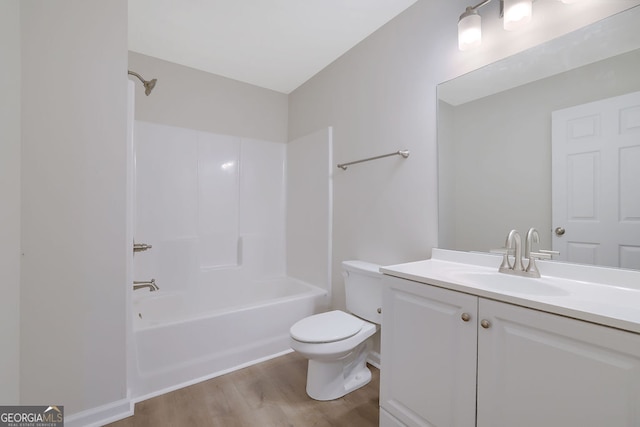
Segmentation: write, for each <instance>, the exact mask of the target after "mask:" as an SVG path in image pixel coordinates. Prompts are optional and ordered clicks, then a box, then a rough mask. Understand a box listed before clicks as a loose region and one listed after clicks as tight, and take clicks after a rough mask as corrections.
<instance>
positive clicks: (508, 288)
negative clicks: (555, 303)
mask: <svg viewBox="0 0 640 427" xmlns="http://www.w3.org/2000/svg"><path fill="white" fill-rule="evenodd" d="M451 276H452V277H453V278H455V279H456V280H458V281H460V282H463V283H466V284H469V285H473V286H478V287H482V288H483V289H486V290H488V291H496V292H500V293H510V294H526V295H550V296H561V295H569V292H568V291H566V290H565V289H562V288H561V287H560V286H557V285H554V284H553V281H554V280H555V279H549V278H544V277H541V278H533V277H522V276H516V275H512V274H505V273H499V272H497V271H496V272H481V271H460V272H455V273H452V274H451Z"/></svg>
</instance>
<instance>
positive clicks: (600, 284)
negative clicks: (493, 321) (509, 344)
mask: <svg viewBox="0 0 640 427" xmlns="http://www.w3.org/2000/svg"><path fill="white" fill-rule="evenodd" d="M501 260H502V257H501V256H499V255H493V254H480V253H469V252H458V251H449V250H443V249H434V250H433V256H432V258H431V259H429V260H425V261H417V262H410V263H406V264H398V265H391V266H386V267H382V268H381V269H380V271H381V272H382V273H384V274H387V275H390V276H395V277H400V278H403V279H408V280H413V281H416V282H420V283H425V284H430V285H434V286H438V287H442V288H446V289H451V290H454V291H459V292H464V293H467V294H472V295H476V296H479V297H484V298H489V299H493V300H496V301H503V302H507V303H511V304H516V305H520V306H524V307H529V308H533V309H536V310H541V311H545V312H549V313H554V314H559V315H562V316H567V317H572V318H576V319H580V320H585V321H588V322H593V323H598V324H601V325H606V326H610V327H614V328H618V329H623V330H626V331H631V332H635V333H638V334H640V271H636V270H622V269H614V268H608V267H598V266H588V265H579V264H569V263H562V262H555V261H546V262H545V261H537V265H538V268H539V270H540V273H541V275H542V277H541V278H540V279H536V278H530V277H520V276H512V275H508V274H503V273H498V267H499V266H500V263H501ZM525 265H526V263H525ZM477 278H479V279H477Z"/></svg>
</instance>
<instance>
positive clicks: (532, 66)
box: [438, 7, 640, 269]
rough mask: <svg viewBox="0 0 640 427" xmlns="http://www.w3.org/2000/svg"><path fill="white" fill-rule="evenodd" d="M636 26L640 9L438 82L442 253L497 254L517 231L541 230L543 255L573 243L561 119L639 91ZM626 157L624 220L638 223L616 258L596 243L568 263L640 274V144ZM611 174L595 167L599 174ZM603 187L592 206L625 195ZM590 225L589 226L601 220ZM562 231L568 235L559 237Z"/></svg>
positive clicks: (635, 120) (638, 119) (635, 123)
mask: <svg viewBox="0 0 640 427" xmlns="http://www.w3.org/2000/svg"><path fill="white" fill-rule="evenodd" d="M637 22H640V7H633V8H630V9H628V10H626V11H624V12H621V13H618V14H616V15H613V16H610V17H608V18H606V19H604V20H602V21H599V22H596V23H594V24H591V25H589V26H587V27H585V28H582V29H580V30H577V31H575V32H572V33H569V34H567V35H565V36H562V37H559V38H557V39H554V40H551V41H549V42H547V43H544V44H541V45H539V46H536V47H534V48H532V49H529V50H527V51H523V52H521V53H518V54H516V55H513V56H511V57H508V58H505V59H503V60H500V61H498V62H496V63H493V64H490V65H487V66H485V67H483V68H480V69H478V70H475V71H472V72H470V73H468V74H465V75H463V76H460V77H458V78H456V79H453V80H450V81H447V82H444V83H442V84H440V85H438V176H439V247H440V248H445V249H455V250H464V251H481V252H488V251H490V250H491V249H497V248H501V247H503V246H504V240H505V237H506V235H507V233H508V232H509V230H511V229H514V228H515V229H518V230H520V232H521V234H525V233H526V231H527V230H528V229H529V227H535V228H536V229H538V231H539V232H540V240H541V241H540V243H539V248H540V249H551V248H553V247H558V242H556V241H554V239H565V240H564V242H571V241H572V240H571V239H572V233H573V232H574V229H575V228H576V227H572V226H568V225H567V224H564V223H554V221H555V220H554V219H552V212H553V210H554V208H553V204H552V202H553V203H557V200H556V201H553V200H552V198H557V197H555V196H554V197H552V193H553V191H552V186H553V185H556V184H554V183H552V133H553V132H552V113H553V112H554V111H558V110H564V109H569V108H573V107H575V106H580V105H584V104H589V103H593V102H596V101H601V100H604V99H609V98H614V97H620V96H623V95H625V94H629V93H633V92H640V77H639V76H640V30H639V29H638V26H637ZM628 110H629V111H630V112H631V113H632V114H630V115H629V118H628V120H627V121H628V123H627V125H629V126H630V128H629V129H630V130H629V131H630V132H631V133H633V132H635V135H634V136H632V138H633V139H635V141H636V142H638V143H639V144H640V107H635V108H630V109H628ZM553 120H557V118H556V116H553ZM577 128H578V127H576V129H577ZM554 129H555V128H554ZM596 131H599V129H596ZM576 132H577V131H576ZM554 143H555V142H554ZM554 155H555V154H554ZM620 157H622V158H623V159H624V160H620V159H618V160H617V161H618V166H616V167H618V168H620V169H622V168H623V167H624V170H619V171H618V172H617V173H618V175H617V176H618V178H616V179H618V180H620V179H621V180H623V181H624V182H625V184H624V186H623V187H624V188H623V189H624V192H626V193H625V194H626V197H627V199H626V201H625V202H624V210H625V213H624V221H625V222H627V223H629V224H631V225H635V227H632V228H629V229H625V231H624V233H623V234H624V235H625V236H624V238H625V239H626V240H625V242H624V243H623V244H620V243H616V248H617V249H616V250H618V252H619V254H618V257H617V261H616V260H609V259H605V258H606V257H603V255H602V252H603V250H602V249H600V250H597V249H594V250H592V249H593V248H590V247H587V246H588V245H587V246H584V245H583V246H582V247H580V246H579V245H574V247H570V250H567V251H566V252H571V251H573V253H574V254H578V258H576V257H573V258H571V257H568V254H567V253H563V254H561V255H560V256H559V257H558V259H559V260H569V261H572V262H581V263H592V264H598V265H609V266H614V267H623V268H633V269H640V172H636V171H640V148H633V149H629V150H626V151H625V153H624V155H621V156H620ZM598 161H599V160H598ZM620 162H622V163H620ZM556 164H557V163H556ZM621 165H622V166H621ZM554 167H555V166H554ZM604 169H605V168H604V167H600V166H594V168H593V170H592V173H593V174H596V175H598V174H601V172H602V171H603V170H604ZM554 172H556V169H554ZM555 175H556V177H557V176H558V175H559V174H558V173H555ZM579 175H580V172H579V171H578V172H575V171H574V178H575V176H578V178H579V179H580V182H583V183H584V182H587V181H589V180H590V179H592V178H593V176H590V175H589V173H584V174H583V176H582V177H580V176H579ZM620 177H621V178H620ZM634 181H637V182H636V183H634ZM596 187H597V188H596ZM632 187H633V188H632ZM594 188H595V190H594V194H593V195H591V196H589V195H587V196H585V197H586V199H587V202H589V203H591V202H593V203H595V201H594V200H591V199H589V197H591V198H592V199H593V198H597V199H600V198H602V196H603V195H607V194H608V193H612V192H620V191H622V190H620V189H619V188H617V187H616V189H615V190H612V188H613V187H609V186H607V185H606V184H605V185H602V184H597V185H596V186H595V187H594ZM557 193H558V192H557V191H556V194H557ZM566 199H567V197H565V201H564V202H566ZM572 200H573V199H572ZM564 202H563V203H564ZM575 203H584V200H583V201H582V202H575ZM575 203H574V204H575ZM607 203H608V204H609V205H611V206H613V204H615V203H618V202H614V201H609V202H607ZM587 205H588V203H587ZM611 206H609V207H611ZM583 207H584V206H583ZM588 207H589V206H588ZM593 209H595V210H598V209H600V210H602V208H598V207H595V208H593ZM607 209H608V207H607ZM557 211H558V209H557V208H556V212H557ZM592 213H593V212H592ZM600 213H601V212H596V214H598V215H599V214H600ZM585 218H586V217H585ZM590 221H591V222H590ZM582 222H584V223H586V224H587V225H590V224H592V223H593V218H586V219H584V221H582ZM557 227H564V228H565V231H566V233H565V234H564V235H560V234H557V233H555V232H554V230H555V229H556V228H557ZM616 233H618V234H619V232H618V231H615V230H610V229H607V230H605V234H608V235H611V236H613V235H615V234H616ZM523 240H524V236H523ZM564 242H563V243H564ZM598 244H599V243H598V242H596V243H594V245H595V246H594V247H597V246H598ZM621 247H622V249H620V248H621ZM581 251H582V252H581ZM607 251H609V252H610V250H605V251H604V252H607Z"/></svg>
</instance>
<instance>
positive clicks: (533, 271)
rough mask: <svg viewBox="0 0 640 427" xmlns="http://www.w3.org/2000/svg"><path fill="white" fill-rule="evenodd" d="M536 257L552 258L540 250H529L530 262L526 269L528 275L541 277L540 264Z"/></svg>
mask: <svg viewBox="0 0 640 427" xmlns="http://www.w3.org/2000/svg"><path fill="white" fill-rule="evenodd" d="M536 259H551V255H550V254H545V253H540V252H529V263H528V264H527V268H526V269H525V271H526V273H527V275H528V276H531V277H540V270H538V266H537V265H536Z"/></svg>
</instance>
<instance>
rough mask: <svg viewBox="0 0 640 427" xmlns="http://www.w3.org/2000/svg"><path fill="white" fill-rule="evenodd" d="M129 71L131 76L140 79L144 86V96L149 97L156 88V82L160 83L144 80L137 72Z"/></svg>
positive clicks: (154, 80) (155, 80)
mask: <svg viewBox="0 0 640 427" xmlns="http://www.w3.org/2000/svg"><path fill="white" fill-rule="evenodd" d="M128 71H129V74H130V75H132V76H136V77H137V78H138V79H140V81H141V82H142V84H143V85H144V94H145V95H147V96H149V94H150V93H151V91H152V90H153V88H154V87H155V86H156V82H157V81H158V79H152V80H145V79H143V78H142V76H141V75H140V74H138V73H136V72H135V71H131V70H128Z"/></svg>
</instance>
